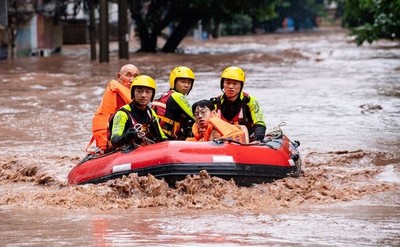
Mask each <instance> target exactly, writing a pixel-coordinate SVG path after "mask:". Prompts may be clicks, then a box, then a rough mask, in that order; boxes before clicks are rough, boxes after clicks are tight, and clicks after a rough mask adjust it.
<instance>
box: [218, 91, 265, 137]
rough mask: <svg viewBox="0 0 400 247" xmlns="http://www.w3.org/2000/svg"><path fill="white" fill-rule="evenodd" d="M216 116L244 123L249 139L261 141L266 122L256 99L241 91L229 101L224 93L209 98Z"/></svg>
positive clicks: (232, 121)
mask: <svg viewBox="0 0 400 247" xmlns="http://www.w3.org/2000/svg"><path fill="white" fill-rule="evenodd" d="M211 100H212V101H213V102H214V104H215V108H216V110H217V114H218V117H220V118H221V119H223V120H225V121H227V122H228V123H231V124H234V125H245V126H246V127H247V129H248V130H249V134H250V141H262V140H263V139H264V136H265V130H266V124H265V122H264V116H263V113H262V111H261V109H260V106H259V104H258V101H257V99H256V98H255V97H254V96H251V95H248V94H247V93H244V92H241V93H240V95H239V97H238V98H237V99H236V100H235V101H234V102H230V101H228V99H227V98H226V96H225V95H220V96H218V97H216V98H211Z"/></svg>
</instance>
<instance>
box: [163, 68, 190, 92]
mask: <svg viewBox="0 0 400 247" xmlns="http://www.w3.org/2000/svg"><path fill="white" fill-rule="evenodd" d="M176 78H188V79H191V80H192V86H191V87H190V89H189V92H188V94H189V93H190V90H192V88H193V84H194V80H195V77H194V73H193V71H192V70H191V69H189V68H188V67H185V66H179V67H176V68H175V69H173V70H171V73H170V75H169V86H170V88H171V89H175V81H176Z"/></svg>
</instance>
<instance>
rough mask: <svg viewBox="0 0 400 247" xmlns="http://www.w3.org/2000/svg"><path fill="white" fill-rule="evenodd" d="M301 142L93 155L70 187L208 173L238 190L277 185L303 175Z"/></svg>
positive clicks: (169, 146) (170, 145)
mask: <svg viewBox="0 0 400 247" xmlns="http://www.w3.org/2000/svg"><path fill="white" fill-rule="evenodd" d="M298 145H299V143H298V142H292V141H290V140H289V139H288V138H287V137H286V136H285V135H284V134H281V135H280V136H279V137H274V138H268V137H266V138H265V139H264V142H262V143H261V144H259V145H251V144H247V145H246V144H239V143H234V142H232V141H229V140H219V141H212V142H189V141H165V142H161V143H156V144H152V145H146V146H140V147H137V148H136V149H133V148H132V149H126V150H119V151H116V152H113V153H109V154H106V155H101V156H98V155H97V156H96V155H88V156H87V157H86V158H85V159H83V160H82V161H81V162H80V163H79V164H77V165H76V166H75V167H74V168H73V169H72V170H71V172H70V173H69V175H68V183H69V184H70V185H74V184H85V183H100V182H104V181H107V180H109V179H114V178H118V177H121V176H122V175H127V174H129V173H137V174H138V175H139V176H147V175H148V174H152V175H153V176H155V177H156V178H160V179H161V178H162V179H165V180H166V182H168V183H169V184H170V185H174V183H175V181H178V180H181V179H184V178H185V177H186V176H187V175H193V174H199V172H200V171H201V170H207V172H208V174H210V176H217V177H220V178H223V179H234V180H235V182H236V184H237V185H243V186H248V185H252V184H254V183H262V182H271V181H274V180H276V179H280V178H284V177H288V176H292V177H298V176H299V175H300V172H301V159H300V154H299V152H298V149H297V147H298Z"/></svg>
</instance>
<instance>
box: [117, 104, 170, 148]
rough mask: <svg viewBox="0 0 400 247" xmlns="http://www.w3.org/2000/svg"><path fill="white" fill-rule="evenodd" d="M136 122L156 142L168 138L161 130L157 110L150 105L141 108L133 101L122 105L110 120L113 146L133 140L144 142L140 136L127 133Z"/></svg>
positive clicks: (129, 142) (120, 145)
mask: <svg viewBox="0 0 400 247" xmlns="http://www.w3.org/2000/svg"><path fill="white" fill-rule="evenodd" d="M136 124H140V125H141V126H142V131H143V132H144V133H145V137H146V138H148V139H150V140H152V141H154V142H160V141H163V140H166V139H167V137H166V136H165V134H164V133H163V131H162V130H161V127H160V125H159V123H158V119H157V115H156V114H155V112H154V111H153V110H152V109H151V108H150V107H148V106H147V107H146V109H145V110H141V109H139V108H137V106H136V105H135V103H131V104H127V105H124V106H123V107H121V109H119V110H118V111H117V112H116V113H115V115H114V117H113V118H112V120H111V121H110V129H111V136H110V139H111V144H112V146H113V147H114V148H118V147H122V146H124V145H127V144H132V143H133V142H135V143H136V144H139V145H140V144H142V139H141V138H138V136H137V135H136V136H127V135H126V133H127V132H128V130H130V129H132V128H134V127H135V125H136Z"/></svg>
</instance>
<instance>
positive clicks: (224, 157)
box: [213, 155, 233, 163]
mask: <svg viewBox="0 0 400 247" xmlns="http://www.w3.org/2000/svg"><path fill="white" fill-rule="evenodd" d="M213 162H214V163H224V162H230V163H233V157H232V156H227V155H213Z"/></svg>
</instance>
